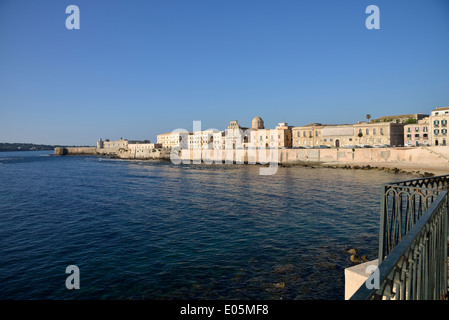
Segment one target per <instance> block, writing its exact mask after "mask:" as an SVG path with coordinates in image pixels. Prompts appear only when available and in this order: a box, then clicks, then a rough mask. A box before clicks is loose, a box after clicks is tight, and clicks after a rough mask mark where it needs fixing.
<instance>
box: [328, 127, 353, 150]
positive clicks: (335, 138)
mask: <svg viewBox="0 0 449 320" xmlns="http://www.w3.org/2000/svg"><path fill="white" fill-rule="evenodd" d="M321 136H322V139H323V141H322V142H321V144H322V145H325V146H330V147H336V148H340V147H344V146H354V145H355V144H356V141H357V140H356V139H355V137H354V126H353V125H352V124H341V125H327V126H325V127H323V129H322V130H321Z"/></svg>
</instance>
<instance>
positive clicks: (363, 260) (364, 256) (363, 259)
mask: <svg viewBox="0 0 449 320" xmlns="http://www.w3.org/2000/svg"><path fill="white" fill-rule="evenodd" d="M368 261H369V260H368V256H367V255H366V254H364V255H363V256H362V262H368Z"/></svg>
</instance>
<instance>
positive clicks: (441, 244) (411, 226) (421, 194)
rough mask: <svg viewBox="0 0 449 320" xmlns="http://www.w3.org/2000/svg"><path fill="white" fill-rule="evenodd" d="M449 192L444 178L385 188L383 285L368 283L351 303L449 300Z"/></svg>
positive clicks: (378, 274) (381, 240)
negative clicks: (372, 300) (356, 301)
mask: <svg viewBox="0 0 449 320" xmlns="http://www.w3.org/2000/svg"><path fill="white" fill-rule="evenodd" d="M448 186H449V176H439V177H434V178H423V179H414V180H407V181H401V182H397V183H394V184H385V185H384V186H383V187H382V204H381V219H380V220H381V221H380V236H379V259H378V268H377V270H376V273H375V274H374V276H376V277H377V284H378V285H377V286H373V285H367V283H364V284H363V285H362V286H361V287H360V288H359V289H358V290H357V292H356V293H355V294H354V295H353V296H352V297H351V300H368V299H397V300H416V299H432V300H434V299H445V298H447V292H448V291H447V290H448V263H447V262H448V215H449V206H448V201H449V196H448V191H447V190H448ZM372 276H373V275H372ZM369 279H370V278H369ZM369 279H368V280H367V281H369Z"/></svg>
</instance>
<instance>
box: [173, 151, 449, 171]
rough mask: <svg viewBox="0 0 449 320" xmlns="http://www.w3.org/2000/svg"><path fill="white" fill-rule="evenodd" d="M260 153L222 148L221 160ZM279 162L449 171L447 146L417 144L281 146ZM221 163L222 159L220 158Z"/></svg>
mask: <svg viewBox="0 0 449 320" xmlns="http://www.w3.org/2000/svg"><path fill="white" fill-rule="evenodd" d="M259 156H260V153H259V152H258V151H257V152H256V151H255V150H247V149H242V150H231V151H223V153H222V155H221V157H220V158H219V159H221V160H222V162H229V163H232V161H233V162H234V163H238V162H240V163H242V162H243V163H250V164H251V163H265V164H267V163H268V162H269V161H267V159H269V158H268V157H264V159H263V160H264V161H260V157H259ZM180 158H181V159H183V162H185V163H186V162H188V161H189V160H190V161H194V159H197V161H198V159H201V160H202V161H203V162H206V163H211V162H212V161H214V159H215V158H216V157H215V155H214V151H209V150H208V151H203V152H201V151H199V152H198V151H192V150H190V151H189V150H183V152H182V153H181V155H180ZM277 158H278V163H279V164H283V165H294V164H303V165H307V164H315V165H332V166H342V167H343V166H367V165H369V166H371V167H387V168H393V167H394V168H400V169H406V170H428V171H432V172H436V171H448V170H449V146H448V147H414V148H355V149H345V148H339V149H336V148H330V149H278V150H277ZM219 162H220V161H219Z"/></svg>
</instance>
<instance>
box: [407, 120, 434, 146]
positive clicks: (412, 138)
mask: <svg viewBox="0 0 449 320" xmlns="http://www.w3.org/2000/svg"><path fill="white" fill-rule="evenodd" d="M404 143H405V144H404V145H405V146H410V147H419V146H430V145H431V144H432V139H431V130H430V118H429V117H427V118H424V119H422V120H418V123H411V124H406V125H405V126H404Z"/></svg>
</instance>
